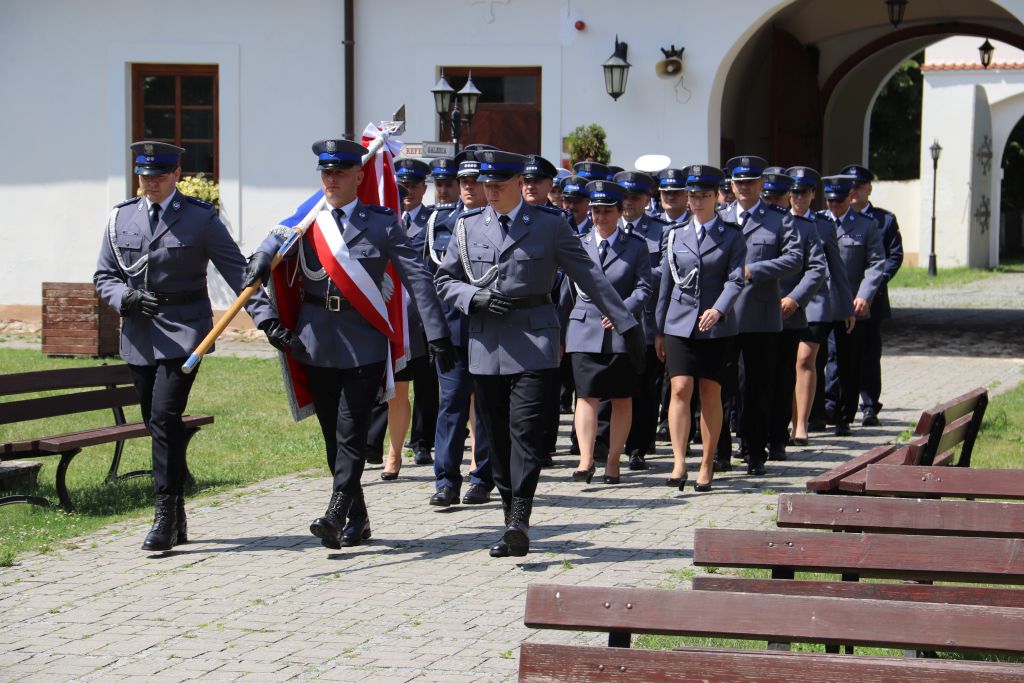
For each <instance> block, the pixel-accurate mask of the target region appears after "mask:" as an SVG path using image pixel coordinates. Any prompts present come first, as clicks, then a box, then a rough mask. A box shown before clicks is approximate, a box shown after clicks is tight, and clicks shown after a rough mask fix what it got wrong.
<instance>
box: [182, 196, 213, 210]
mask: <svg viewBox="0 0 1024 683" xmlns="http://www.w3.org/2000/svg"><path fill="white" fill-rule="evenodd" d="M183 196H184V197H185V200H186V201H187V202H188V203H189V204H195V205H196V206H201V207H203V208H204V209H212V208H213V204H211V203H210V202H207V201H204V200H202V199H199V198H198V197H190V196H188V195H187V194H186V195H183Z"/></svg>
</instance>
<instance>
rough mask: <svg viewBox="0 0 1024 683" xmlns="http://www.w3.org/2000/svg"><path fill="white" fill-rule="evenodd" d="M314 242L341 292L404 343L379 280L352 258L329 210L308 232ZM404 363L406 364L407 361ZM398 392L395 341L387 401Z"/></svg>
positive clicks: (387, 333) (390, 337) (393, 339)
mask: <svg viewBox="0 0 1024 683" xmlns="http://www.w3.org/2000/svg"><path fill="white" fill-rule="evenodd" d="M307 234H308V235H309V236H310V237H311V238H312V241H313V248H314V250H315V251H316V256H317V258H318V259H319V260H320V264H321V265H322V266H323V267H324V270H325V271H327V276H328V277H329V278H331V282H333V283H334V286H335V287H337V288H338V291H340V292H341V293H342V295H343V296H344V297H345V298H346V299H347V300H348V302H349V303H350V304H352V308H354V309H355V310H356V311H357V312H358V313H359V314H360V315H362V316H363V317H364V318H365V319H366V321H367V322H368V323H370V325H372V326H373V328H374V329H375V330H377V331H378V332H380V333H381V334H383V335H384V336H385V337H387V338H388V340H389V342H392V343H395V342H399V343H400V342H401V341H402V337H401V336H399V335H402V334H403V332H404V330H395V329H394V328H393V327H392V325H391V321H390V320H389V319H388V309H387V304H386V303H385V302H384V296H383V295H382V294H381V292H380V289H378V287H377V283H376V282H374V280H373V278H372V277H370V274H369V273H368V272H366V268H364V267H363V264H361V263H360V262H359V260H358V259H354V258H352V255H351V253H350V252H349V249H348V245H347V244H345V240H344V239H343V238H342V235H341V230H339V229H338V224H337V223H336V222H335V220H334V216H332V215H331V213H330V212H329V211H321V212H320V214H319V215H318V216H317V218H316V220H315V221H314V222H313V225H312V226H310V230H309V232H308V233H307ZM403 365H404V363H403ZM394 394H395V375H394V364H393V362H392V357H391V344H390V343H389V344H388V362H387V375H386V377H385V383H384V396H383V400H390V399H391V398H392V397H394Z"/></svg>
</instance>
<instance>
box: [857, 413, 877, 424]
mask: <svg viewBox="0 0 1024 683" xmlns="http://www.w3.org/2000/svg"><path fill="white" fill-rule="evenodd" d="M860 423H861V425H863V426H864V427H877V426H879V425H880V424H881V422H879V421H878V416H877V415H875V414H874V413H872V412H870V411H869V412H866V413H864V419H863V420H861V421H860Z"/></svg>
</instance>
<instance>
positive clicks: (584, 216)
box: [561, 175, 594, 235]
mask: <svg viewBox="0 0 1024 683" xmlns="http://www.w3.org/2000/svg"><path fill="white" fill-rule="evenodd" d="M561 187H562V208H563V209H565V210H566V211H568V212H569V213H571V214H572V218H573V220H574V221H576V232H577V233H579V234H581V235H585V234H587V233H588V232H590V230H591V228H593V227H594V224H593V221H592V220H591V219H590V195H589V194H588V193H587V179H586V178H584V177H583V176H578V175H571V176H566V177H565V178H563V179H562V182H561Z"/></svg>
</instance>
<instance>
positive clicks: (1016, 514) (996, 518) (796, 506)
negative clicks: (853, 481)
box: [776, 465, 1024, 538]
mask: <svg viewBox="0 0 1024 683" xmlns="http://www.w3.org/2000/svg"><path fill="white" fill-rule="evenodd" d="M876 467H882V469H883V470H891V471H892V472H893V473H898V475H899V476H900V477H903V476H904V473H906V474H907V476H911V478H913V477H916V481H918V483H920V476H919V475H920V470H921V469H932V468H914V469H913V470H912V471H909V472H908V469H909V468H906V467H885V466H877V465H872V466H871V467H870V468H869V469H868V472H869V474H868V478H869V479H870V477H871V474H870V473H871V472H872V471H873V470H874V468H876ZM934 469H935V470H936V471H937V472H939V474H938V475H937V476H938V477H940V478H946V477H949V476H953V477H959V476H961V475H970V476H971V477H974V476H975V475H981V474H984V473H987V472H988V470H969V469H959V468H949V467H941V468H934ZM1019 475H1020V484H1019V486H1020V487H1019V488H1018V489H1017V491H1018V494H1019V497H1024V471H1021V472H1019ZM869 492H870V493H874V491H871V490H870V486H869ZM776 524H777V525H778V526H779V527H780V528H786V529H789V528H801V529H831V530H833V531H869V532H873V533H904V534H924V535H929V536H932V535H942V536H992V537H1007V538H1024V505H1020V504H1017V503H975V502H970V501H956V500H921V499H914V500H909V499H906V498H875V497H871V496H809V495H806V494H793V493H783V494H781V495H780V496H779V507H778V517H777V520H776Z"/></svg>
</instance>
